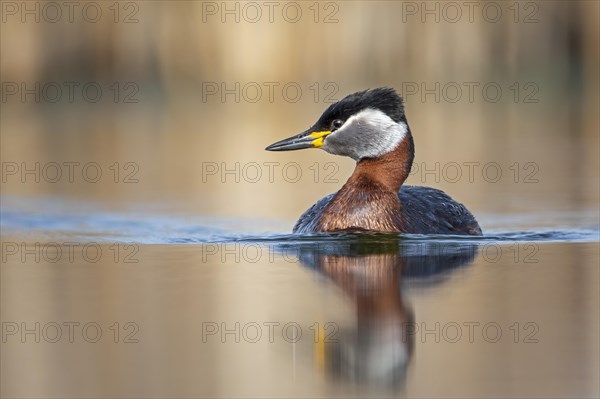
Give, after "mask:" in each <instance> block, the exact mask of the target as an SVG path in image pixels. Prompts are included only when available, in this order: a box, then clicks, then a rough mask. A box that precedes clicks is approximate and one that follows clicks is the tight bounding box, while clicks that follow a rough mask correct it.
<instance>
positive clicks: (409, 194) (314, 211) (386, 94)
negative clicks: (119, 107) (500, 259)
mask: <svg viewBox="0 0 600 399" xmlns="http://www.w3.org/2000/svg"><path fill="white" fill-rule="evenodd" d="M303 148H321V149H323V150H325V151H327V152H329V153H330V154H334V155H343V156H348V157H351V158H352V159H354V160H355V161H356V168H355V169H354V172H353V173H352V176H350V178H349V179H348V181H347V182H346V184H344V186H343V187H342V188H341V189H340V190H339V191H338V192H337V193H333V194H330V195H328V196H326V197H324V198H322V199H321V200H319V201H318V202H317V203H316V204H314V205H313V206H312V207H310V209H308V210H307V211H306V212H304V214H303V215H302V216H300V219H299V220H298V222H296V225H295V226H294V230H293V231H294V232H295V233H309V232H330V231H365V230H366V231H376V232H399V233H414V234H471V235H480V234H481V228H480V227H479V224H478V223H477V220H475V217H474V216H473V215H472V214H471V212H469V210H468V209H467V208H465V206H464V205H462V204H460V203H458V202H456V201H454V200H453V199H452V198H450V197H449V196H448V195H447V194H446V193H444V192H443V191H440V190H436V189H433V188H430V187H419V186H403V185H402V184H403V183H404V181H405V180H406V178H407V177H408V174H409V173H410V169H411V167H412V163H413V158H414V144H413V138H412V135H411V133H410V128H409V127H408V122H407V120H406V115H405V114H404V105H403V102H402V97H400V96H399V95H398V93H396V91H395V90H394V89H391V88H386V87H384V88H377V89H370V90H365V91H361V92H358V93H354V94H351V95H349V96H347V97H345V98H344V99H342V100H340V101H338V102H337V103H335V104H332V105H331V106H329V108H327V109H326V110H325V112H324V113H323V115H321V117H320V118H319V120H318V121H317V122H316V123H315V124H314V125H313V126H312V127H311V128H309V129H308V130H306V131H304V132H302V133H300V134H298V135H296V136H293V137H290V138H287V139H285V140H281V141H278V142H277V143H274V144H271V145H270V146H268V147H267V148H266V149H267V150H269V151H289V150H299V149H303Z"/></svg>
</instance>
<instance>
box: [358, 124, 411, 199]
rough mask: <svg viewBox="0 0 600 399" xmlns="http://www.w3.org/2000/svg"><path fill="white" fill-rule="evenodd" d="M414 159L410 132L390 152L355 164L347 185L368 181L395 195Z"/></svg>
mask: <svg viewBox="0 0 600 399" xmlns="http://www.w3.org/2000/svg"><path fill="white" fill-rule="evenodd" d="M413 157H414V144H413V139H412V136H411V134H410V131H409V132H407V135H406V137H405V138H404V139H403V140H402V141H401V142H400V144H398V145H397V146H396V148H395V149H393V150H392V151H390V152H388V153H386V154H384V155H382V156H380V157H378V158H367V159H361V160H360V161H358V163H357V164H356V168H355V169H354V173H352V176H351V177H350V179H348V183H351V182H353V181H358V180H364V179H366V180H368V181H373V182H376V183H379V184H380V185H381V186H383V187H385V188H386V189H387V190H390V191H391V192H394V193H397V192H398V190H400V186H402V184H403V183H404V181H405V180H406V179H407V178H408V174H409V173H410V168H411V167H412V162H413Z"/></svg>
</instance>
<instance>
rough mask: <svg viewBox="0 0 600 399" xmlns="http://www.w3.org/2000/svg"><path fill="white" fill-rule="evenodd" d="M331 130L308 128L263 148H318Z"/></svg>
mask: <svg viewBox="0 0 600 399" xmlns="http://www.w3.org/2000/svg"><path fill="white" fill-rule="evenodd" d="M330 133H331V132H329V131H326V132H315V131H313V130H312V129H308V130H307V131H305V132H302V133H300V134H297V135H295V136H292V137H288V138H287V139H283V140H281V141H278V142H276V143H273V144H271V145H270V146H268V147H267V148H265V150H267V151H292V150H302V149H305V148H319V147H322V146H323V138H324V137H325V136H327V135H328V134H330Z"/></svg>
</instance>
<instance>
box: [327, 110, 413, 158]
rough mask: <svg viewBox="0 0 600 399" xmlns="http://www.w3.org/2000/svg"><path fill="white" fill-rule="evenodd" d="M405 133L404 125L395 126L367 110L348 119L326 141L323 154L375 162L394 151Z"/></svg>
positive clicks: (378, 112) (388, 119)
mask: <svg viewBox="0 0 600 399" xmlns="http://www.w3.org/2000/svg"><path fill="white" fill-rule="evenodd" d="M407 132H408V126H407V125H406V123H404V122H400V123H396V122H394V120H393V119H392V118H390V117H389V116H387V115H386V114H385V113H383V112H381V111H380V110H378V109H372V108H367V109H365V110H363V111H360V112H359V113H357V114H356V115H353V116H351V117H350V118H348V120H347V121H346V122H345V123H344V124H343V125H342V127H341V128H339V129H338V130H336V131H335V132H333V133H332V134H331V135H330V136H329V137H328V138H327V140H326V144H325V147H329V148H324V149H325V150H326V151H329V152H331V153H334V154H339V155H347V156H350V157H352V158H354V159H355V160H359V159H362V158H377V157H380V156H382V155H383V154H386V153H388V152H390V151H392V150H393V149H395V148H396V147H397V146H398V144H400V142H401V141H402V140H403V139H404V137H405V136H406V134H407Z"/></svg>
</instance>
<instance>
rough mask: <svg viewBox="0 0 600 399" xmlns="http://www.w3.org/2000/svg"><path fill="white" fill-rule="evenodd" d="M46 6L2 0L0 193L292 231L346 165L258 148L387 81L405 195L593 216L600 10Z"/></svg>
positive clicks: (560, 6)
mask: <svg viewBox="0 0 600 399" xmlns="http://www.w3.org/2000/svg"><path fill="white" fill-rule="evenodd" d="M48 4H49V3H45V2H25V3H21V2H10V1H9V2H3V3H2V31H1V35H2V39H1V52H2V57H1V62H0V68H1V69H0V70H1V75H2V96H3V97H2V121H1V126H0V127H1V140H2V149H1V156H2V161H3V171H2V172H3V182H2V194H3V195H9V196H17V197H22V196H34V197H37V196H52V197H59V198H69V199H76V200H84V201H96V202H98V203H99V204H100V205H101V206H106V207H111V208H113V207H116V208H127V209H129V208H131V207H134V208H137V207H140V206H151V207H153V209H155V208H156V207H158V208H161V209H165V210H166V211H169V212H178V211H182V212H186V213H187V212H192V213H193V214H198V215H220V216H233V217H244V218H260V219H264V218H267V219H269V220H277V221H283V222H284V223H286V224H290V227H291V223H292V222H293V220H295V218H296V217H297V216H298V215H299V214H300V213H301V212H303V211H304V210H305V209H306V208H308V206H310V205H311V204H312V203H313V202H315V201H316V200H317V199H318V198H320V197H321V196H323V195H325V194H328V193H330V192H333V191H335V190H337V189H338V188H339V187H340V186H341V185H342V184H343V182H344V181H345V180H346V178H347V177H348V176H349V175H350V173H351V171H352V169H353V166H354V163H353V161H352V160H350V159H344V158H340V157H334V156H331V155H329V154H326V153H324V152H322V151H316V150H310V151H302V152H294V153H268V152H265V151H264V147H265V146H267V145H268V144H270V143H272V142H274V141H276V140H278V139H281V138H284V137H287V136H290V135H292V134H295V133H297V132H299V131H301V130H303V129H304V128H306V127H307V126H309V125H311V124H312V123H313V122H314V121H315V120H316V118H317V117H318V116H319V115H320V113H321V112H322V111H323V110H324V109H325V107H326V106H327V105H328V104H329V102H331V100H334V99H337V100H339V99H341V98H342V97H343V96H345V95H347V94H350V93H352V92H354V91H358V90H362V89H365V88H369V87H376V86H392V87H395V88H396V89H397V90H398V91H400V92H402V93H403V94H404V97H405V100H406V109H407V116H408V120H409V122H410V125H411V128H412V131H413V135H414V136H415V142H416V159H415V163H416V169H415V170H414V173H413V175H412V176H411V178H410V179H409V183H411V184H422V185H428V186H434V187H438V188H441V189H444V190H446V191H447V192H448V193H449V194H450V195H451V196H453V197H455V198H456V199H457V200H459V201H460V202H464V203H466V204H467V205H468V206H469V207H470V208H472V210H473V211H474V212H475V213H476V214H497V213H498V214H507V213H516V214H519V213H525V212H536V211H541V212H548V211H550V212H551V211H573V210H581V209H596V208H597V204H598V200H599V197H598V191H599V185H598V170H599V169H600V168H599V166H600V163H599V150H598V148H599V141H598V132H599V117H598V109H599V106H600V102H599V94H598V93H599V90H598V88H599V78H598V70H599V66H600V65H599V61H598V60H599V50H598V48H599V45H598V37H599V27H598V24H599V21H598V12H599V4H598V2H596V1H564V2H561V1H551V2H545V1H540V2H480V3H476V4H473V3H468V4H467V5H465V4H463V3H460V2H431V3H423V2H391V1H375V2H371V1H352V2H322V3H313V2H287V3H286V2H275V3H273V4H271V3H268V2H267V3H265V2H200V1H176V2H169V1H140V2H119V3H111V2H75V5H74V6H67V5H64V4H62V3H60V2H59V3H52V4H54V5H48ZM36 85H37V86H36ZM98 88H100V90H101V97H99V98H97V97H98V96H97V90H98ZM70 90H72V91H70ZM36 93H37V94H36ZM36 163H39V165H37V166H36ZM54 163H57V164H58V165H59V168H57V165H56V164H54ZM65 163H67V164H65ZM69 163H74V164H69ZM90 163H92V164H90ZM93 163H96V164H93ZM436 163H439V165H437V166H436ZM69 165H72V166H69ZM457 165H458V167H457ZM469 165H472V166H469ZM70 167H71V168H73V169H71V171H72V172H73V173H74V176H73V177H72V179H71V180H72V181H70V180H69V176H68V174H69V171H70V169H69V168H70ZM36 168H37V172H36ZM88 168H89V169H88ZM470 168H472V169H470ZM84 169H85V170H84ZM26 170H33V171H34V172H32V173H30V174H27V173H25V174H23V173H24V172H26ZM98 170H99V171H100V172H101V173H102V176H101V178H100V179H99V180H98V181H96V182H90V181H89V180H91V181H93V180H95V179H94V176H95V175H96V174H97V172H98ZM498 170H499V172H500V173H501V176H499V177H498V179H496V175H497V173H498ZM228 171H229V172H228ZM427 171H430V172H429V173H427ZM470 171H471V172H473V173H474V174H473V176H471V177H469V172H470ZM57 173H60V174H61V176H60V177H57V178H55V177H56V176H57ZM298 173H300V174H299V175H298ZM82 175H86V176H87V177H89V176H92V177H91V178H89V179H86V178H84V177H82ZM36 179H38V180H39V183H38V182H36ZM484 219H485V217H484ZM484 224H485V223H484Z"/></svg>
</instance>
